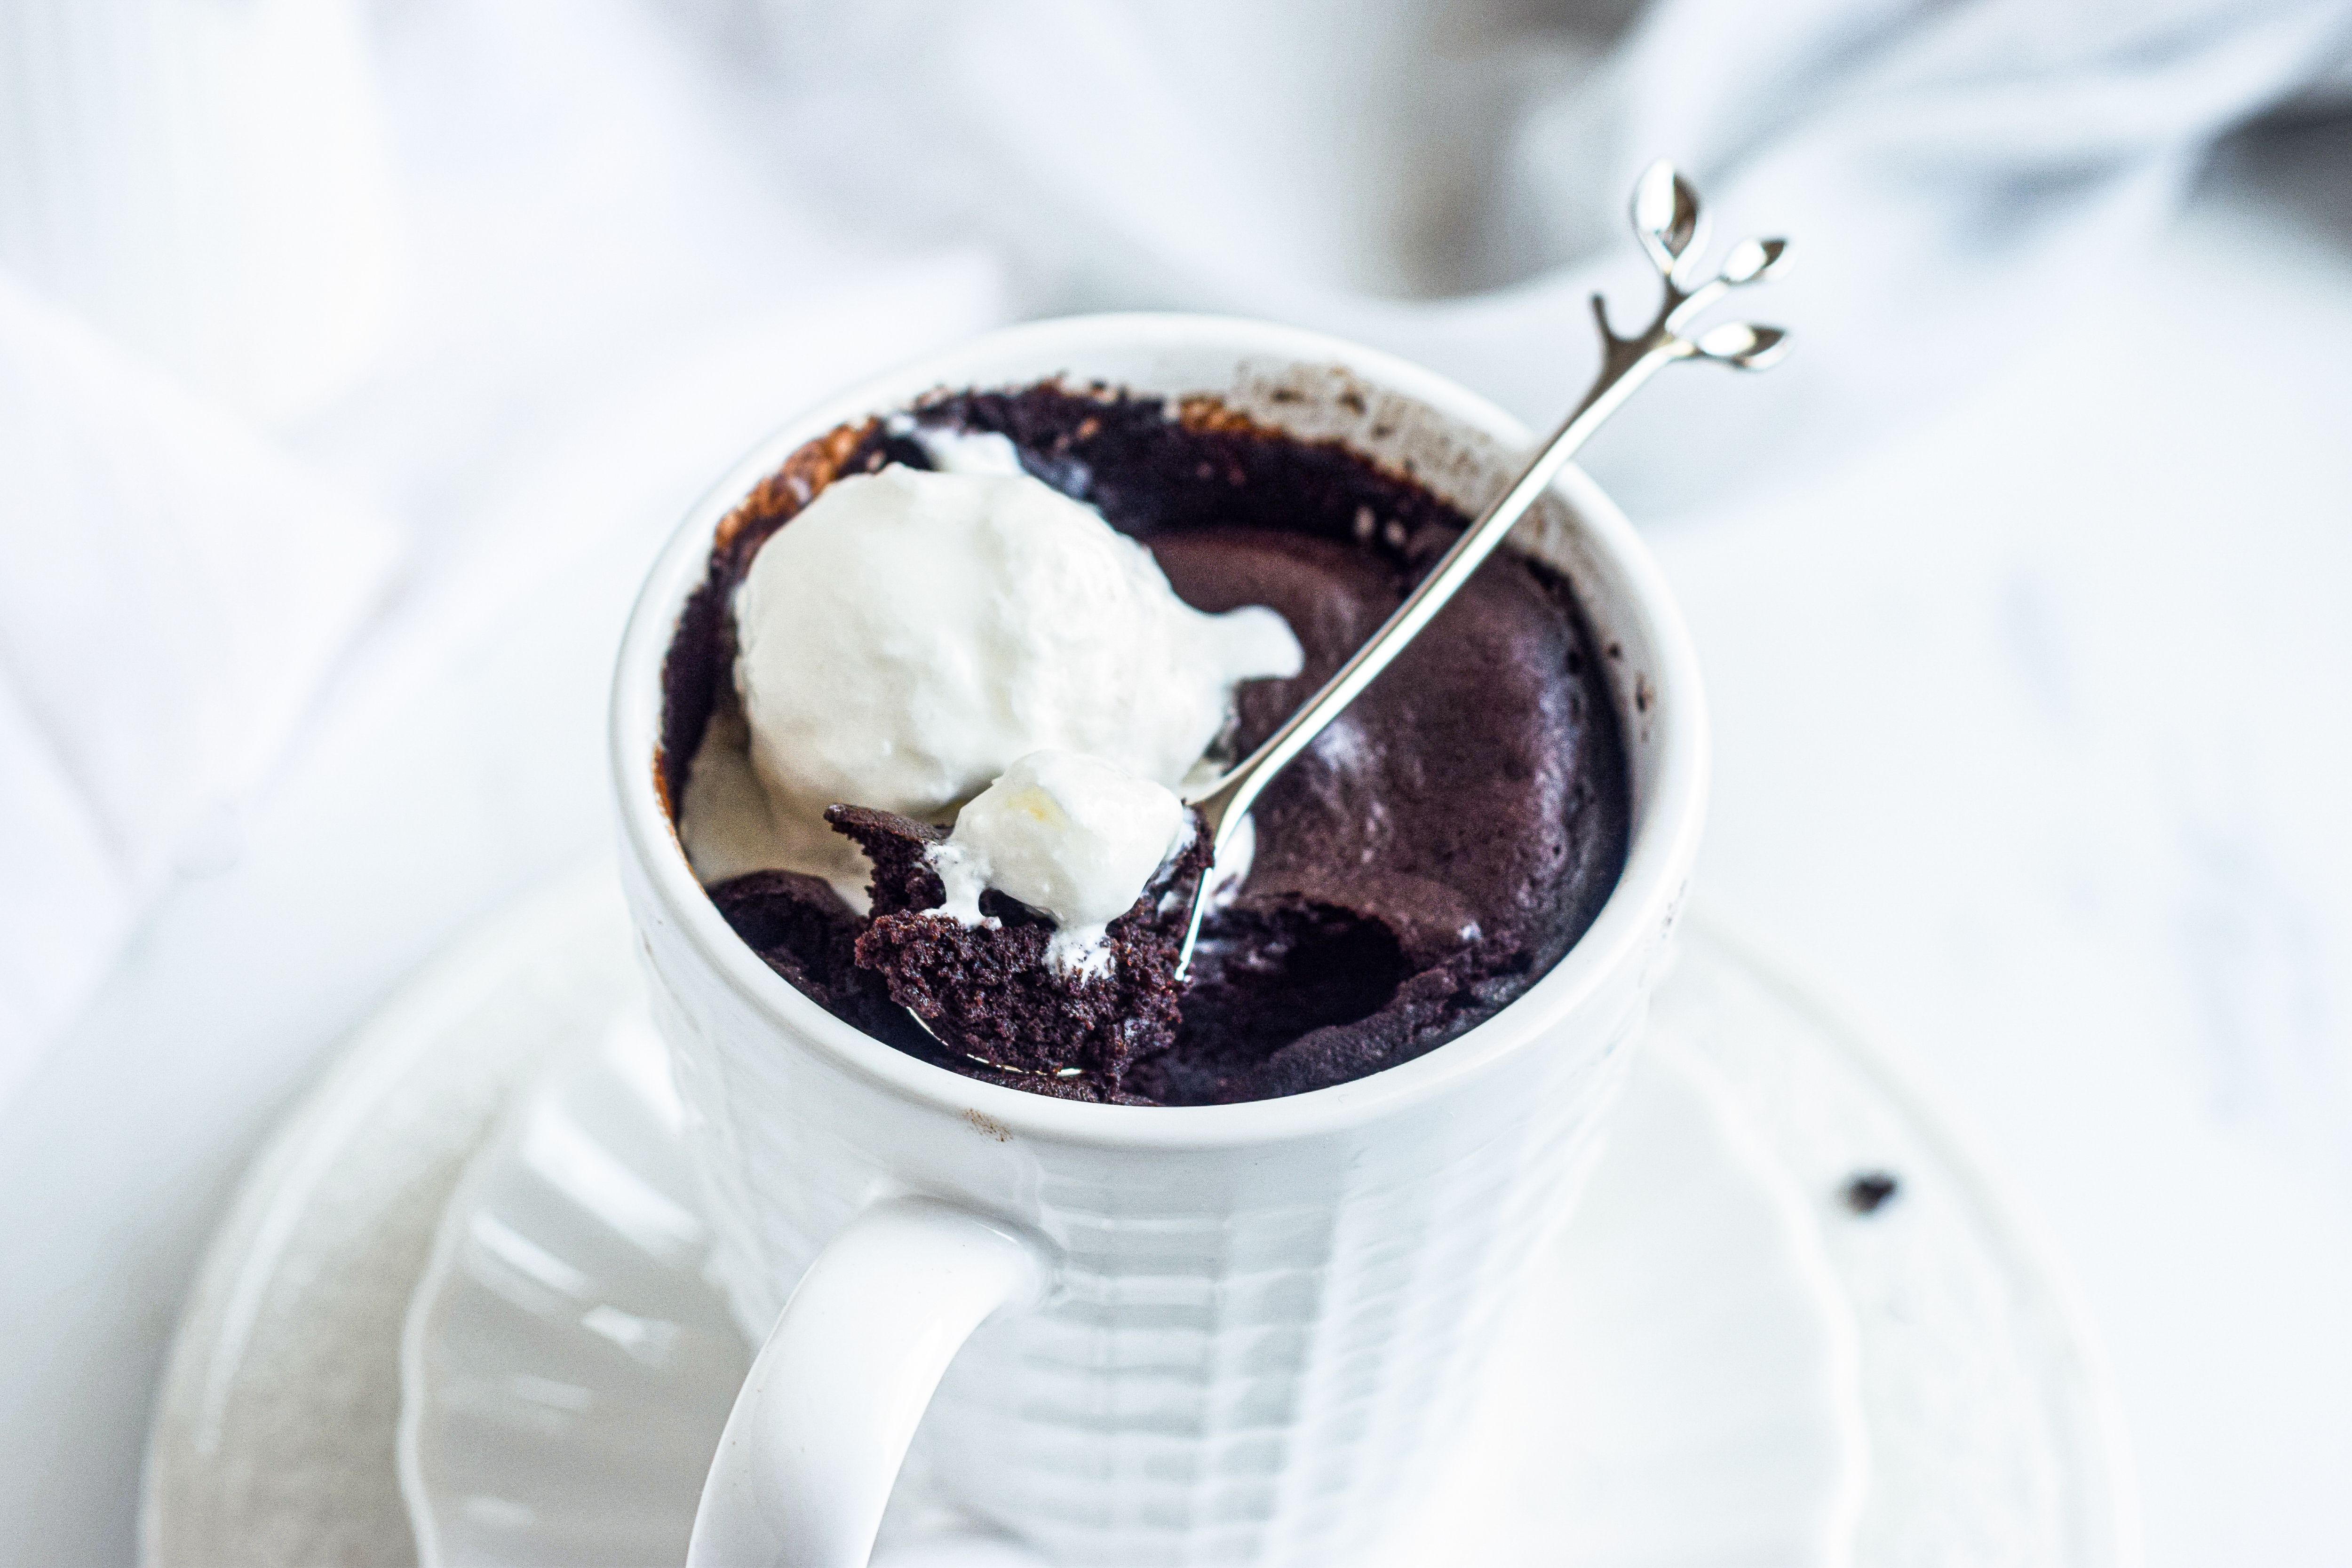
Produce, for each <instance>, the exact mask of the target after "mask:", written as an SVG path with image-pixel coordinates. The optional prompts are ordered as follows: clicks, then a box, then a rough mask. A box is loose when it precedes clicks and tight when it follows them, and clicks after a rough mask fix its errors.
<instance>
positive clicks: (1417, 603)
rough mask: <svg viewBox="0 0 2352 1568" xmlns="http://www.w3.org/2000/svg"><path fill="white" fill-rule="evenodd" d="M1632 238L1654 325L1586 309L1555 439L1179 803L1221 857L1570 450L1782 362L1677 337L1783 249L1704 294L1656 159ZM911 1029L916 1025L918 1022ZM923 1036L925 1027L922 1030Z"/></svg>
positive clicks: (1745, 263) (1690, 205)
mask: <svg viewBox="0 0 2352 1568" xmlns="http://www.w3.org/2000/svg"><path fill="white" fill-rule="evenodd" d="M1632 215H1633V233H1634V235H1635V236H1636V237H1637V238H1639V239H1640V241H1641V242H1642V248H1643V251H1644V252H1645V253H1647V255H1648V256H1649V257H1650V260H1651V261H1652V263H1653V264H1654V265H1655V266H1656V267H1657V270H1658V277H1659V280H1660V282H1661V283H1662V284H1663V285H1664V298H1663V299H1662V300H1661V301H1660V302H1659V305H1658V310H1657V314H1656V315H1655V316H1654V317H1653V318H1652V319H1651V321H1650V324H1649V326H1648V327H1647V328H1645V329H1643V330H1642V331H1641V332H1639V333H1636V334H1635V335H1634V336H1633V337H1630V338H1624V337H1620V336H1618V335H1617V333H1616V331H1615V330H1614V329H1612V327H1611V326H1610V324H1609V308H1608V304H1607V302H1606V301H1605V300H1603V299H1602V298H1601V296H1600V295H1598V294H1595V295H1594V296H1593V297H1592V318H1593V320H1594V322H1595V323H1596V324H1597V325H1598V326H1599V328H1600V329H1601V372H1600V374H1599V375H1598V376H1596V377H1595V378H1594V380H1593V382H1592V386H1591V390H1590V391H1588V392H1586V393H1585V394H1584V397H1583V399H1582V400H1581V401H1580V402H1578V403H1577V405H1576V407H1575V408H1574V409H1572V410H1570V413H1569V415H1568V417H1567V418H1566V419H1565V420H1563V421H1561V422H1560V425H1559V429H1558V430H1555V431H1554V432H1552V434H1551V439H1550V440H1549V441H1547V442H1545V443H1544V444H1543V446H1542V448H1541V449H1540V450H1538V452H1537V453H1536V455H1535V457H1534V458H1533V459H1532V460H1531V461H1530V462H1529V463H1528V465H1527V467H1526V468H1524V469H1522V470H1521V471H1520V473H1519V476H1518V477H1517V478H1516V479H1514V480H1512V481H1511V484H1510V487H1509V488H1507V489H1506V490H1505V491H1504V492H1503V494H1502V495H1501V496H1500V497H1497V498H1496V500H1495V502H1494V503H1493V504H1492V505H1491V506H1489V507H1487V508H1486V511H1484V512H1483V513H1481V514H1480V515H1479V517H1478V519H1477V520H1476V521H1475V522H1474V523H1472V524H1471V525H1470V526H1469V527H1468V528H1465V529H1464V530H1463V532H1462V537H1461V538H1458V539H1456V540H1454V544H1453V546H1452V548H1451V549H1447V550H1446V552H1445V553H1444V555H1443V556H1441V557H1439V558H1438V561H1437V564H1436V565H1435V566H1434V567H1433V568H1431V569H1430V571H1429V573H1428V575H1427V576H1425V577H1423V579H1422V580H1421V582H1420V584H1419V586H1417V587H1415V588H1414V589H1413V591H1412V593H1410V594H1408V595H1407V596H1406V597H1405V601H1404V602H1403V603H1402V604H1400V605H1398V606H1397V607H1396V610H1395V611H1394V612H1392V613H1391V615H1390V616H1389V618H1388V620H1386V621H1385V622H1382V623H1381V627H1380V629H1379V630H1378V631H1376V632H1373V633H1372V634H1371V636H1370V637H1369V638H1367V639H1366V640H1365V642H1364V643H1363V645H1362V646H1360V647H1359V648H1358V649H1357V650H1356V652H1355V653H1354V654H1353V655H1352V656H1350V657H1349V660H1348V662H1347V663H1346V664H1342V665H1340V666H1339V672H1338V673H1337V674H1334V675H1333V676H1332V677H1331V678H1330V679H1329V680H1328V681H1326V682H1325V683H1324V684H1323V686H1322V689H1321V690H1319V691H1318V692H1317V693H1316V694H1315V695H1313V696H1312V697H1309V698H1308V699H1307V702H1306V703H1305V704H1304V705H1303V706H1300V707H1299V708H1298V709H1297V712H1295V713H1293V714H1292V715H1291V716H1289V717H1288V718H1287V719H1286V720H1284V721H1283V723H1282V726H1281V727H1280V728H1278V729H1276V731H1275V732H1274V733H1273V734H1272V735H1270V736H1268V737H1266V738H1265V741H1264V742H1262V743H1261V744H1260V745H1259V746H1258V747H1257V749H1256V750H1255V751H1253V752H1251V753H1250V754H1249V755H1248V756H1247V757H1245V758H1243V759H1242V760H1241V761H1240V762H1238V763H1236V764H1235V765H1234V767H1233V768H1230V769H1228V770H1227V771H1226V772H1225V773H1223V775H1221V776H1220V777H1219V778H1217V779H1213V780H1212V781H1211V782H1209V783H1208V784H1207V785H1205V786H1203V787H1202V788H1201V789H1198V790H1196V791H1195V792H1193V793H1192V794H1191V795H1189V796H1188V797H1186V800H1185V803H1186V804H1187V805H1189V806H1191V807H1192V809H1193V810H1197V811H1198V812H1200V813H1201V816H1202V820H1203V821H1205V822H1206V823H1207V826H1208V832H1209V837H1210V841H1211V844H1212V845H1213V848H1214V850H1215V852H1217V853H1218V854H1219V855H1222V854H1223V852H1224V851H1225V848H1226V846H1227V845H1228V844H1229V843H1231V842H1232V841H1233V839H1234V834H1235V833H1237V832H1238V831H1240V828H1241V824H1242V823H1243V822H1244V821H1246V820H1247V818H1248V815H1249V809H1250V807H1251V805H1252V804H1253V803H1255V801H1256V800H1257V798H1258V796H1259V795H1260V794H1261V793H1263V792H1264V790H1265V787H1266V786H1267V785H1268V784H1271V783H1272V782H1273V781H1274V780H1275V779H1276V776H1278V775H1279V774H1280V773H1281V772H1282V770H1283V769H1284V768H1287V767H1288V766H1289V765H1290V764H1291V762H1292V761H1294V760H1295V759H1296V758H1297V756H1298V754H1299V753H1300V752H1302V751H1304V750H1306V749H1307V747H1308V746H1310V745H1312V744H1313V743H1314V740H1315V737H1317V736H1318V735H1320V734H1322V733H1323V731H1324V730H1325V729H1326V728H1328V727H1329V726H1330V724H1331V722H1332V721H1333V720H1334V719H1336V718H1338V717H1339V716H1340V714H1342V713H1344V712H1346V711H1347V708H1348V706H1349V704H1350V703H1352V702H1354V701H1355V700H1356V698H1357V697H1358V696H1360V695H1362V693H1363V690H1364V688H1365V687H1366V686H1369V685H1371V684H1372V681H1373V680H1374V678H1375V677H1377V676H1378V675H1379V674H1380V673H1381V671H1382V670H1385V669H1387V668H1388V667H1389V665H1390V664H1391V662H1393V661H1394V660H1395V658H1396V656H1397V655H1398V654H1399V653H1403V652H1404V650H1405V649H1406V647H1407V646H1408V645H1410V644H1411V643H1412V640H1413V638H1415V637H1416V636H1418V635H1420V633H1421V631H1422V629H1423V627H1425V626H1427V625H1428V624H1429V622H1431V621H1432V620H1433V619H1434V618H1435V616H1436V614H1437V612H1439V611H1441V610H1443V609H1444V608H1445V606H1446V603H1447V602H1448V601H1450V600H1452V599H1453V597H1454V594H1456V593H1457V592H1459V591H1461V589H1462V585H1463V584H1464V583H1465V582H1467V581H1469V580H1470V577H1471V574H1472V573H1474V572H1475V571H1476V570H1478V568H1479V567H1480V565H1482V564H1483V563H1484V562H1485V561H1486V558H1487V557H1488V556H1490V555H1492V554H1494V553H1495V549H1496V546H1498V545H1500V544H1501V543H1502V542H1503V538H1504V536H1505V535H1507V534H1508V533H1509V532H1510V531H1511V529H1512V528H1513V527H1515V526H1516V525H1517V523H1518V521H1519V519H1520V518H1521V517H1526V516H1527V515H1528V512H1529V511H1530V510H1531V509H1533V507H1535V505H1536V503H1537V502H1538V501H1539V500H1541V499H1542V498H1543V495H1544V492H1545V491H1546V490H1548V489H1549V488H1550V487H1551V482H1552V480H1553V479H1555V478H1557V477H1558V476H1559V471H1560V469H1561V467H1562V466H1564V465H1566V464H1567V462H1568V460H1569V459H1570V457H1572V456H1573V455H1575V454H1576V451H1577V449H1578V448H1579V447H1580V446H1582V445H1583V444H1585V442H1586V441H1588V440H1590V439H1591V435H1592V433H1593V432H1594V431H1596V430H1598V429H1600V428H1601V424H1602V423H1604V422H1605V421H1606V420H1607V419H1608V418H1609V416H1610V415H1611V414H1612V413H1616V412H1617V411H1618V409H1620V408H1622V407H1623V406H1624V403H1625V400H1626V399H1628V398H1630V397H1632V396H1633V393H1634V392H1636V391H1638V390H1639V389H1640V388H1641V386H1642V385H1643V383H1644V382H1647V381H1648V380H1649V379H1650V378H1651V377H1652V376H1654V375H1655V374H1657V372H1658V371H1660V370H1662V369H1664V367H1665V366H1667V365H1669V364H1672V363H1674V362H1675V361H1677V360H1709V361H1714V362H1716V363H1717V364H1724V365H1730V366H1732V367H1733V368H1735V369H1737V370H1743V371H1760V370H1765V369H1768V368H1769V367H1770V366H1772V365H1773V364H1775V363H1777V362H1778V361H1780V359H1781V358H1782V357H1783V356H1784V355H1786V354H1787V353H1788V351H1789V334H1788V333H1786V332H1784V331H1782V330H1781V329H1780V328H1778V327H1759V326H1755V325H1752V324H1750V323H1748V322H1744V321H1732V322H1725V323H1723V324H1722V325H1720V326H1716V327H1710V328H1708V329H1706V330H1704V331H1701V332H1699V333H1697V335H1696V336H1690V335H1686V334H1685V331H1684V329H1685V326H1686V325H1688V324H1690V323H1692V322H1693V321H1694V320H1695V319H1696V317H1697V316H1698V315H1699V313H1700V312H1702V311H1704V310H1706V308H1708V307H1709V306H1711V305H1713V304H1715V303H1716V301H1717V300H1719V299H1721V298H1723V297H1724V296H1725V295H1726V294H1727V293H1729V292H1730V291H1731V290H1732V289H1734V288H1738V287H1743V286H1745V285H1747V284H1750V283H1761V282H1763V281H1764V280H1765V279H1767V278H1769V277H1772V276H1773V275H1774V274H1776V273H1778V272H1779V271H1780V269H1781V267H1782V264H1783V262H1784V261H1785V259H1786V258H1787V256H1788V254H1789V242H1788V241H1787V240H1784V239H1743V240H1741V241H1740V242H1739V243H1738V245H1735V246H1732V247H1731V249H1730V251H1729V253H1728V254H1727V255H1726V256H1725V257H1724V262H1723V267H1722V269H1721V270H1720V271H1719V272H1717V275H1716V276H1715V277H1710V278H1708V279H1706V281H1704V282H1693V281H1691V280H1692V279H1693V278H1694V277H1695V276H1696V272H1697V269H1698V265H1699V257H1700V252H1701V250H1702V248H1703V246H1704V243H1705V239H1706V217H1705V214H1703V213H1701V211H1700V209H1699V204H1698V195H1697V193H1696V192H1695V191H1693V190H1692V189H1691V187H1690V184H1689V183H1688V182H1687V181H1685V179H1684V178H1683V177H1682V175H1681V174H1679V173H1678V172H1675V166H1674V165H1673V164H1672V163H1670V162H1665V161H1664V160H1663V159H1661V160H1660V161H1659V162H1655V163H1653V164H1651V165H1650V167H1649V168H1648V169H1647V170H1646V171H1644V172H1643V175H1642V177H1641V179H1640V181H1639V182H1638V183H1635V185H1634V187H1633V214H1632ZM1212 882H1213V874H1212V873H1203V874H1202V876H1201V878H1200V880H1199V881H1198V882H1197V883H1195V884H1194V886H1193V890H1192V907H1191V909H1190V911H1189V912H1188V913H1187V915H1186V919H1185V926H1184V943H1183V946H1182V947H1181V949H1180V951H1179V953H1178V957H1177V965H1176V973H1177V977H1179V978H1180V979H1181V978H1182V977H1185V976H1187V975H1189V974H1190V973H1191V971H1192V953H1193V949H1194V948H1195V947H1197V946H1199V945H1200V940H1201V920H1202V915H1204V914H1206V912H1207V910H1208V905H1209V898H1210V892H1211V883H1212ZM918 1021H920V1020H918ZM926 1027H928V1026H926Z"/></svg>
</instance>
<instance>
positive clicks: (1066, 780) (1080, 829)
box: [929, 750, 1195, 977]
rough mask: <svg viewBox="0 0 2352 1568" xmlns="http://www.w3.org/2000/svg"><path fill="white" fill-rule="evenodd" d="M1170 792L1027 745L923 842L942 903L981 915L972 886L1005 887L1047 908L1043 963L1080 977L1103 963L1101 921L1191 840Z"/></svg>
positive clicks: (1187, 817)
mask: <svg viewBox="0 0 2352 1568" xmlns="http://www.w3.org/2000/svg"><path fill="white" fill-rule="evenodd" d="M1194 831H1195V830H1194V826H1193V822H1192V812H1190V811H1188V810H1185V809H1184V804H1183V802H1182V801H1181V800H1178V799H1177V798H1176V794H1175V791H1173V790H1171V789H1169V788H1168V787H1167V786H1165V785H1163V784H1160V783H1159V782H1158V781H1156V780H1154V779H1146V778H1143V777H1141V776H1140V775H1139V774H1134V773H1130V772H1129V771H1127V770H1126V769H1125V768H1119V767H1117V766H1115V765H1113V764H1111V763H1108V762H1105V761H1103V760H1101V759H1100V758H1094V757H1087V756H1085V755H1083V754H1081V753H1078V752H1075V751H1051V750H1047V751H1033V752H1031V753H1030V754H1029V755H1028V756H1026V757H1024V758H1021V759H1020V760H1019V761H1017V762H1015V763H1013V766H1012V767H1011V768H1006V769H1005V770H1004V773H1003V775H1002V776H1001V777H1000V778H998V779H997V780H996V781H995V782H994V783H992V784H991V785H990V786H989V787H988V788H987V789H983V790H982V791H981V792H980V793H979V794H978V795H977V796H975V797H974V798H973V799H972V800H971V803H970V804H968V805H966V806H965V807H964V809H963V810H961V811H960V812H958V813H957V815H956V823H955V831H953V832H952V833H950V835H949V836H948V838H947V840H946V841H945V842H943V843H939V844H934V845H933V846H931V849H930V851H929V857H930V862H931V865H932V868H933V869H934V870H936V871H937V872H938V873H940V882H941V883H944V884H945V885H946V888H947V902H946V903H945V904H942V905H941V906H940V914H942V915H946V916H948V917H949V918H950V919H952V920H956V921H959V922H961V924H963V925H983V924H988V923H990V922H989V921H988V917H987V916H985V915H982V913H981V909H980V895H981V894H982V892H984V891H986V890H987V889H989V888H994V889H996V890H997V891H998V892H1000V893H1003V894H1011V895H1012V896H1013V897H1014V898H1017V899H1019V900H1020V901H1021V902H1022V903H1024V904H1027V905H1029V906H1030V907H1031V908H1032V909H1035V910H1039V911H1041V912H1043V913H1044V914H1046V915H1051V916H1053V918H1054V925H1055V931H1054V936H1053V940H1052V941H1051V942H1050V943H1048V944H1047V946H1046V948H1045V959H1046V962H1047V963H1049V964H1051V965H1052V966H1053V967H1055V968H1057V969H1060V970H1062V971H1063V972H1064V973H1071V974H1076V975H1078V976H1080V977H1090V976H1095V975H1099V974H1101V973H1102V972H1103V971H1104V970H1105V969H1106V968H1107V967H1108V965H1109V962H1110V953H1109V950H1108V947H1106V946H1105V945H1104V934H1105V928H1106V927H1108V925H1110V923H1111V922H1112V921H1114V920H1116V919H1118V917H1119V916H1120V915H1125V914H1126V913H1127V912H1128V911H1129V909H1131V908H1133V907H1134V905H1135V901H1136V900H1137V899H1138V898H1140V897H1141V896H1142V895H1143V890H1144V889H1145V888H1146V887H1147V886H1149V885H1150V882H1151V878H1152V876H1153V874H1154V873H1157V872H1158V871H1159V870H1160V866H1161V865H1163V864H1164V863H1166V862H1167V860H1168V857H1169V856H1171V855H1172V854H1174V853H1176V852H1178V851H1180V850H1181V849H1183V848H1184V846H1185V845H1186V844H1188V843H1190V842H1191V841H1192V834H1193V832H1194Z"/></svg>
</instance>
